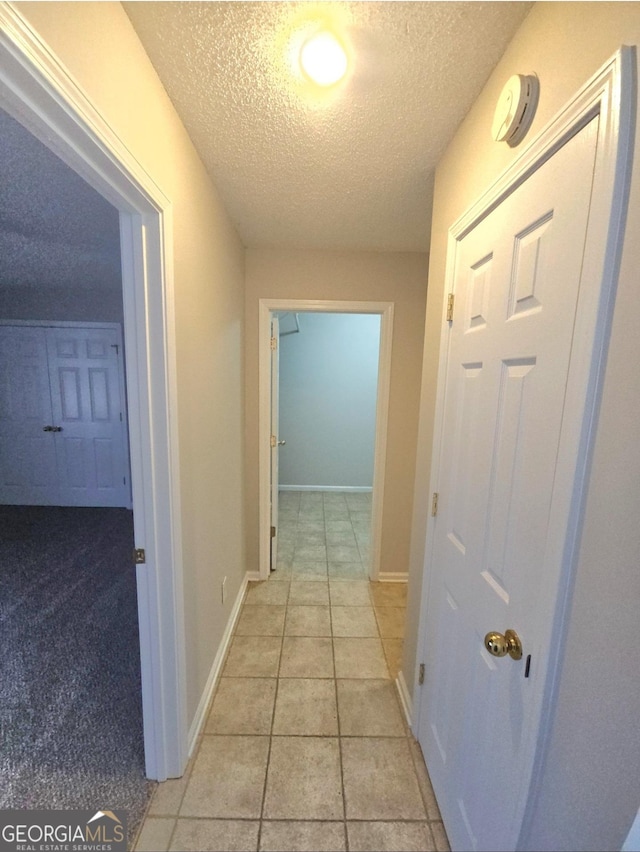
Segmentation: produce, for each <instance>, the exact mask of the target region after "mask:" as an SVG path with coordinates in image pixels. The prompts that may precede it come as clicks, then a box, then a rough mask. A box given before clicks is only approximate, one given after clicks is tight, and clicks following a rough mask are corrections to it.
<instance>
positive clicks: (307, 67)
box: [300, 30, 347, 86]
mask: <svg viewBox="0 0 640 852" xmlns="http://www.w3.org/2000/svg"><path fill="white" fill-rule="evenodd" d="M300 67H301V68H302V70H303V71H304V73H305V74H306V75H307V77H309V79H310V80H312V81H313V82H314V83H316V84H317V85H318V86H333V85H334V84H335V83H338V82H339V81H340V80H342V78H343V77H344V75H345V74H346V73H347V54H346V52H345V49H344V47H343V46H342V45H341V44H340V42H339V41H338V39H337V38H336V37H335V36H334V35H333V33H331V32H329V31H328V30H321V31H320V32H317V33H315V34H314V35H312V36H311V38H309V39H307V41H305V43H304V44H303V45H302V48H301V49H300Z"/></svg>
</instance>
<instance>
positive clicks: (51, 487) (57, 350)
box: [0, 325, 131, 507]
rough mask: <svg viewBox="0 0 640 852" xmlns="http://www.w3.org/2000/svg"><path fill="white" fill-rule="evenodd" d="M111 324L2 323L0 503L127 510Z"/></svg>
mask: <svg viewBox="0 0 640 852" xmlns="http://www.w3.org/2000/svg"><path fill="white" fill-rule="evenodd" d="M126 423H127V420H126V411H125V393H124V370H123V353H122V338H121V333H120V329H119V327H118V326H115V325H114V326H109V327H89V326H86V327H85V326H82V327H80V326H67V325H60V326H47V327H44V326H37V325H34V326H29V325H15V326H12V325H0V503H4V504H11V505H36V506H124V507H130V506H131V492H130V484H129V482H130V479H129V457H128V442H127V429H126Z"/></svg>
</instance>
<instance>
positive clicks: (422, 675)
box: [418, 663, 424, 686]
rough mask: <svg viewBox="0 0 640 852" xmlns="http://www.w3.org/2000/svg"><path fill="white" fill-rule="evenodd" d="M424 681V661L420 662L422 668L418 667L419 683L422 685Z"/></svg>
mask: <svg viewBox="0 0 640 852" xmlns="http://www.w3.org/2000/svg"><path fill="white" fill-rule="evenodd" d="M423 683H424V663H420V668H419V669H418V684H419V685H420V686H422V684H423Z"/></svg>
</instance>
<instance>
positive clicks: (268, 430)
mask: <svg viewBox="0 0 640 852" xmlns="http://www.w3.org/2000/svg"><path fill="white" fill-rule="evenodd" d="M296 314H297V315H299V316H300V317H304V315H305V314H306V315H308V316H313V317H316V316H317V315H322V314H324V315H342V316H345V317H348V316H350V315H355V316H358V315H359V316H361V317H363V318H366V317H371V318H372V319H373V318H374V317H375V321H376V322H377V323H379V337H378V340H379V348H378V359H377V383H376V390H375V405H374V406H373V408H374V418H373V419H374V421H375V423H374V424H373V423H372V424H371V426H373V427H374V428H373V430H372V434H371V440H370V444H371V451H372V452H371V455H372V457H373V458H372V461H373V465H372V468H373V469H372V476H371V486H368V485H366V484H361V485H359V486H358V485H357V484H353V485H352V487H353V489H354V491H353V492H352V493H354V494H355V493H357V492H358V491H360V493H362V494H366V493H367V491H366V489H368V488H369V487H370V488H371V492H370V494H371V539H370V541H371V544H370V554H368V556H369V577H370V578H371V579H373V580H375V579H377V578H378V575H379V572H380V542H381V535H382V506H383V490H384V460H385V457H386V437H387V436H386V428H387V411H388V404H389V379H390V370H391V339H392V324H393V304H392V303H389V302H385V303H371V302H340V301H331V302H314V301H306V300H283V301H278V300H266V299H263V300H260V379H259V381H260V523H261V528H260V577H261V579H267V577H268V576H269V573H270V570H271V567H272V553H273V552H274V548H273V544H272V541H273V538H272V535H273V527H274V526H275V527H276V531H275V532H276V534H277V523H276V524H274V523H273V517H272V515H273V509H274V493H275V495H276V496H275V500H276V501H277V493H278V490H277V488H275V487H274V485H275V483H274V475H275V476H277V477H278V482H277V485H278V486H279V485H280V483H281V481H282V480H281V478H280V474H279V473H277V472H278V471H279V467H280V464H279V462H280V457H279V453H280V449H281V447H283V446H284V447H285V448H286V446H287V445H282V444H280V445H279V444H278V441H279V440H280V441H282V440H284V441H286V440H287V437H286V436H285V435H284V433H283V432H282V437H280V435H279V434H278V430H279V431H280V432H281V428H280V427H276V432H274V431H273V430H274V423H277V417H274V402H275V403H276V404H275V408H276V409H277V412H276V414H280V411H281V409H280V407H279V406H278V404H277V399H278V396H279V395H280V396H281V389H280V388H279V382H278V376H277V375H276V376H274V370H277V369H278V359H277V358H274V352H275V351H278V344H277V343H276V344H275V345H274V344H273V343H272V340H273V319H274V317H276V318H278V317H280V316H285V315H289V316H291V315H293V316H295V315H296ZM285 321H286V316H285ZM365 324H366V319H365ZM315 325H317V323H315ZM298 326H299V321H298ZM280 333H281V332H280ZM292 337H293V335H292ZM281 351H282V350H281V349H280V354H281ZM323 378H324V379H326V378H327V377H326V376H324V377H319V381H322V380H323ZM300 413H301V412H300V411H299V412H298V413H297V414H296V412H295V411H292V413H291V414H292V416H291V420H290V421H289V422H290V423H292V424H293V423H296V429H298V427H300V429H301V430H302V431H300V436H299V437H297V440H296V444H297V446H296V447H295V448H294V447H292V448H291V449H295V450H296V451H297V452H298V453H299V458H303V457H305V447H304V445H303V444H304V440H305V438H304V423H303V422H300V421H301V418H300V416H299V415H300ZM308 413H309V412H308V411H307V412H306V413H305V416H304V417H303V418H302V420H307V426H308V425H309V423H308V416H307V415H308ZM314 431H315V430H314ZM319 434H320V433H319ZM331 440H332V439H331V438H330V436H328V435H323V436H322V437H321V438H320V437H319V438H318V442H317V446H316V453H317V452H318V447H320V448H321V452H322V454H323V455H325V456H326V457H327V458H329V456H330V453H328V452H327V451H328V449H330V445H331ZM347 452H348V448H347ZM274 455H275V459H274ZM308 455H309V456H311V455H314V453H311V452H310V453H309V454H308ZM361 456H362V457H363V458H362V459H361V462H364V467H365V468H366V461H365V458H366V456H367V449H366V447H364V448H363V452H362V453H361ZM321 463H322V462H321ZM323 466H324V467H325V468H326V467H327V465H326V462H325V463H324V465H323ZM299 467H300V466H299ZM355 467H359V468H360V470H359V472H358V473H356V470H355ZM355 467H354V468H352V470H351V472H350V473H349V472H347V473H346V475H347V476H351V477H353V476H354V475H355V476H356V478H357V477H358V476H359V477H360V481H361V482H364V480H363V479H362V476H365V478H366V473H364V471H363V465H362V464H359V465H358V464H356V465H355ZM289 475H291V474H289ZM332 475H333V476H334V477H335V476H337V475H338V474H337V473H336V472H335V471H334V473H333V474H332V473H331V472H327V471H326V470H325V471H322V472H321V471H320V469H319V468H318V466H317V465H315V466H314V468H309V469H307V470H306V471H305V474H304V476H305V479H306V480H308V481H307V482H306V483H305V484H304V485H305V488H303V490H309V491H318V486H323V490H325V489H326V490H327V491H328V492H330V491H331V486H332V483H329V482H328V480H326V481H325V482H324V483H322V482H316V483H312V482H311V480H310V479H309V477H311V478H314V477H318V476H321V477H323V478H325V477H326V476H329V477H330V476H332ZM345 481H346V480H345ZM283 484H284V485H289V486H291V487H292V489H293V490H296V489H295V486H296V485H299V484H301V483H283ZM314 486H315V487H314ZM336 487H338V486H336ZM347 490H348V489H347ZM285 493H286V491H285ZM276 506H277V502H276ZM276 511H277V509H276ZM275 550H276V552H277V540H276V544H275ZM276 564H277V557H276Z"/></svg>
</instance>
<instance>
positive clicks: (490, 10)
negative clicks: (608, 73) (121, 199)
mask: <svg viewBox="0 0 640 852" xmlns="http://www.w3.org/2000/svg"><path fill="white" fill-rule="evenodd" d="M123 5H124V8H125V10H126V12H127V14H128V15H129V17H130V19H131V21H132V23H133V25H134V27H135V29H136V31H137V33H138V35H139V37H140V39H141V41H142V43H143V45H144V47H145V49H146V51H147V53H148V54H149V56H150V58H151V61H152V62H153V64H154V66H155V68H156V70H157V72H158V74H159V76H160V79H161V80H162V82H163V84H164V86H165V88H166V90H167V92H168V93H169V96H170V97H171V99H172V101H173V103H174V105H175V107H176V109H177V111H178V113H179V114H180V116H181V118H182V120H183V122H184V124H185V125H186V127H187V130H188V132H189V135H190V136H191V138H192V139H193V142H194V144H195V146H196V148H197V149H198V151H199V153H200V156H201V157H202V159H203V160H204V162H205V164H206V166H207V168H208V170H209V173H210V174H211V175H212V177H213V179H214V181H215V183H216V185H217V186H218V188H219V190H220V192H221V194H222V197H223V199H224V202H225V204H226V206H227V209H228V210H229V212H230V214H231V216H232V218H233V220H234V221H235V223H236V225H237V227H238V230H239V232H240V235H241V237H242V239H243V240H244V242H245V244H246V245H248V246H296V247H317V248H356V249H377V250H418V251H423V250H426V249H427V248H428V245H429V230H430V212H431V203H432V195H433V180H434V169H435V166H436V163H437V162H438V159H439V157H440V156H441V154H442V152H443V151H444V149H445V147H446V145H447V143H448V142H449V140H450V139H451V137H452V136H453V134H454V132H455V130H456V128H457V126H458V125H459V123H460V121H461V120H462V119H463V118H464V116H465V115H466V113H467V111H468V110H469V108H470V106H471V105H472V104H473V102H474V100H475V99H476V97H477V95H478V94H479V92H480V90H481V89H482V86H483V84H484V83H485V81H486V79H487V77H488V76H489V74H490V73H491V71H492V69H493V68H494V66H495V64H496V62H497V61H498V59H499V58H500V57H501V55H502V53H503V52H504V50H505V47H506V46H507V44H508V42H509V41H510V39H511V37H512V36H513V34H514V32H515V31H516V29H517V28H518V26H519V25H520V23H521V21H522V20H523V18H524V17H525V15H526V14H527V13H528V11H529V9H530V7H531V5H532V4H531V3H521V2H515V3H513V2H496V3H484V2H352V3H333V2H321V3H316V2H295V3H281V2H257V3H255V2H254V3H243V2H213V3H208V2H195V3H192V2H161V3H158V2H145V3H140V2H126V3H124V4H123ZM319 23H324V24H325V25H327V24H328V25H329V26H330V27H331V28H332V29H333V30H334V31H335V32H336V33H337V34H338V35H339V36H340V38H341V39H342V40H343V41H344V43H345V44H346V46H347V49H348V52H349V54H350V57H351V63H350V71H349V74H348V76H347V78H346V80H345V81H343V83H341V84H338V85H337V86H336V87H335V88H334V89H333V90H331V91H329V92H328V93H327V92H325V93H324V94H322V95H321V94H320V93H319V91H318V90H317V89H315V90H314V87H313V86H312V85H311V84H310V83H307V82H305V80H304V78H303V77H302V75H301V74H300V72H299V71H297V70H296V69H295V66H294V63H292V55H293V56H295V55H296V51H297V49H298V48H299V46H300V44H301V42H302V40H303V39H304V38H305V37H307V36H308V34H309V33H310V32H312V31H313V30H314V29H315V28H317V27H318V24H319ZM524 70H527V69H524ZM489 132H490V128H487V133H489Z"/></svg>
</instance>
